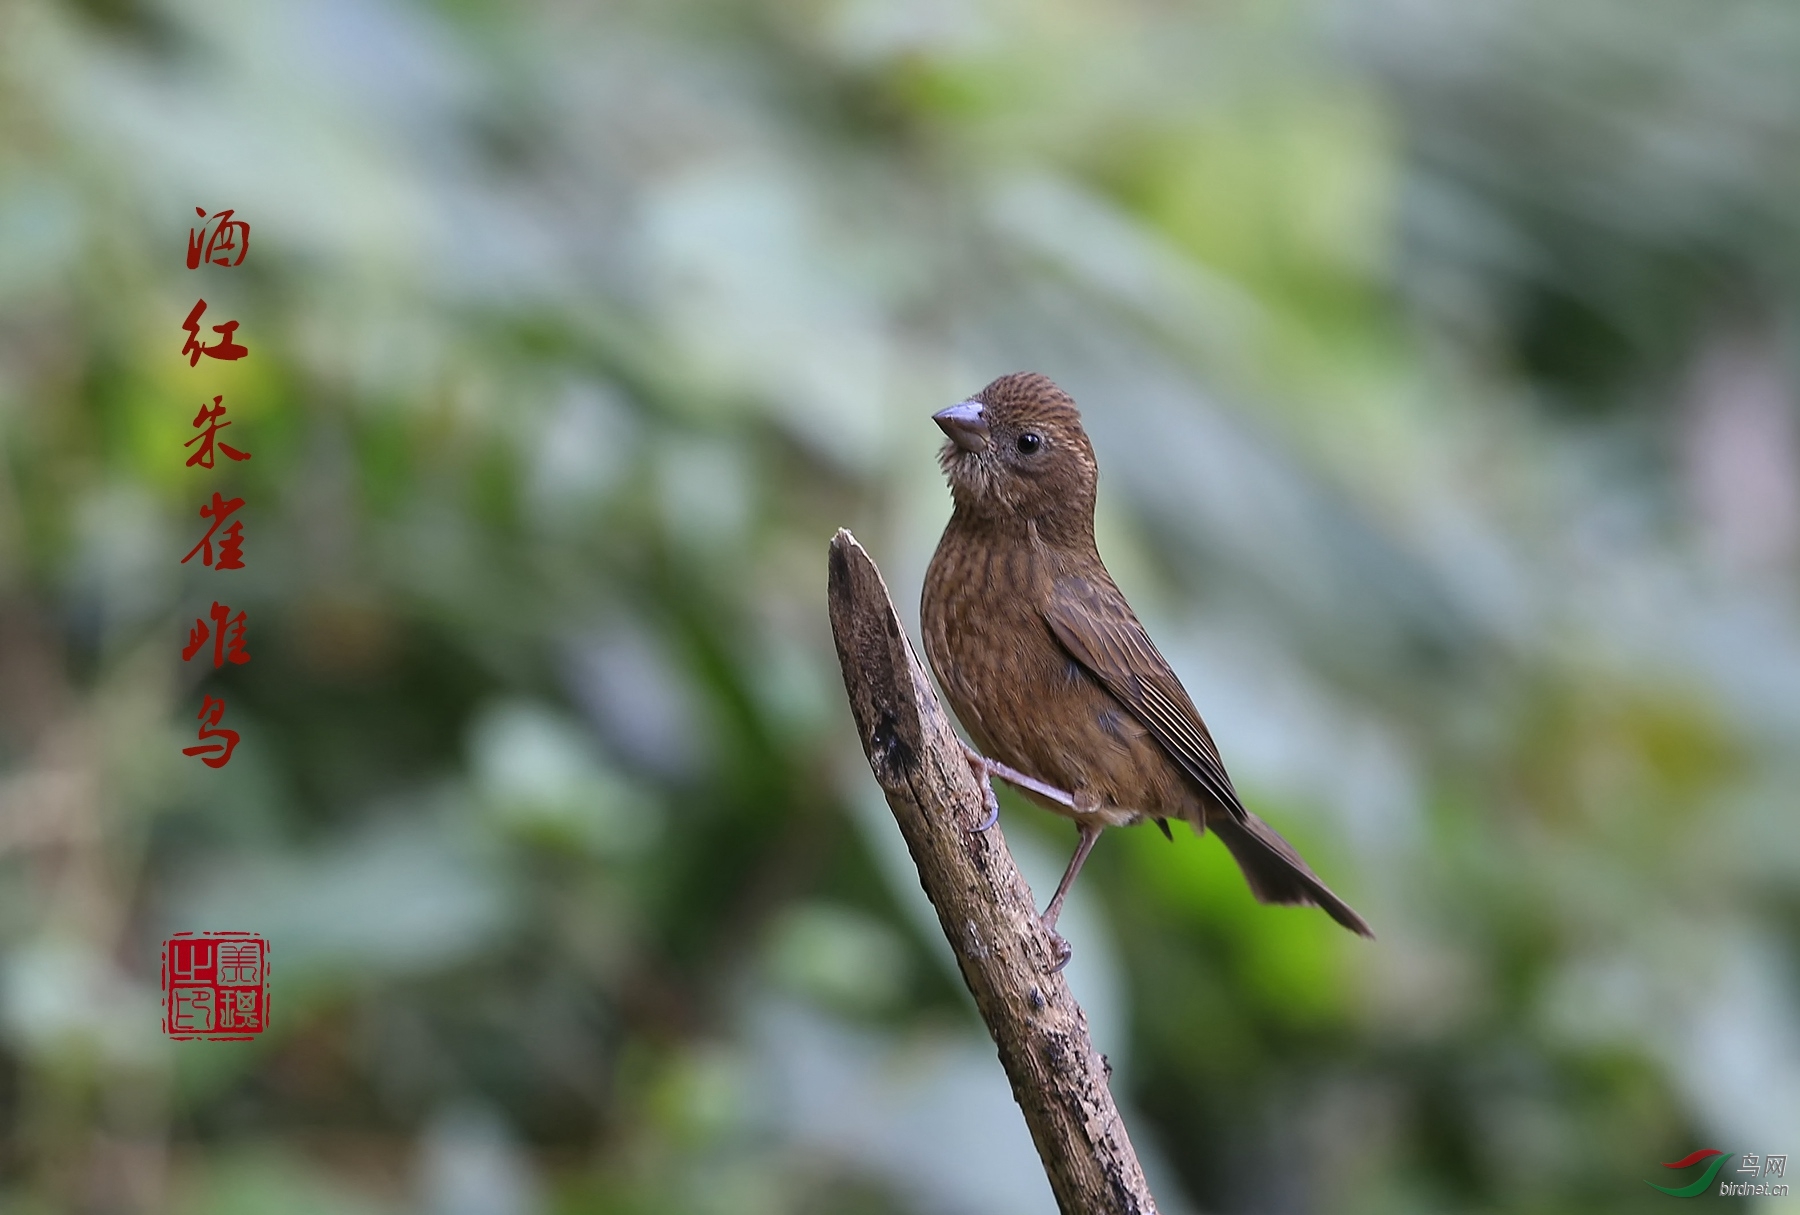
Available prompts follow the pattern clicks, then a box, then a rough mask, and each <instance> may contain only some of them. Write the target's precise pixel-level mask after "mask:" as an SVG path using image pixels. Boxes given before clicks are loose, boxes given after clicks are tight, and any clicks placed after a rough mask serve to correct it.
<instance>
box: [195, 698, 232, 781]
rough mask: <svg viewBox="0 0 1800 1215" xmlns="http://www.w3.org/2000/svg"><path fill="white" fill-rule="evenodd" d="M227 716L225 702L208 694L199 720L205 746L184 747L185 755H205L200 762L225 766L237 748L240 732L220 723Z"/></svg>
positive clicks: (214, 766) (208, 765) (219, 766)
mask: <svg viewBox="0 0 1800 1215" xmlns="http://www.w3.org/2000/svg"><path fill="white" fill-rule="evenodd" d="M224 717H225V702H224V701H223V700H221V699H219V698H218V697H216V696H208V697H207V698H206V701H205V703H204V704H202V705H201V706H200V714H199V717H198V720H199V722H200V734H199V738H200V741H201V742H202V743H204V744H205V745H204V746H199V747H183V748H182V749H181V753H182V754H183V755H200V756H204V757H205V758H203V759H202V760H201V761H200V762H201V763H203V764H205V765H206V766H207V767H209V768H223V767H224V766H225V765H226V764H228V763H230V762H231V753H232V752H233V751H235V750H237V745H238V732H237V731H236V730H227V729H224V728H223V727H221V726H220V725H219V722H220V721H222V720H223V719H224ZM209 738H216V739H220V740H221V741H219V742H207V741H206V740H207V739H209Z"/></svg>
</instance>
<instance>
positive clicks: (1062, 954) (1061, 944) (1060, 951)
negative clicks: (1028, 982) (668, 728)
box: [1044, 924, 1075, 974]
mask: <svg viewBox="0 0 1800 1215" xmlns="http://www.w3.org/2000/svg"><path fill="white" fill-rule="evenodd" d="M1044 931H1045V932H1047V933H1049V934H1050V948H1051V949H1052V950H1054V951H1055V952H1056V964H1055V965H1053V966H1052V967H1050V972H1049V973H1051V974H1055V973H1056V972H1057V971H1059V970H1061V969H1062V968H1063V967H1065V966H1067V965H1068V964H1069V959H1070V958H1072V957H1074V956H1075V947H1074V946H1073V945H1071V944H1069V942H1068V941H1067V940H1066V939H1065V938H1064V937H1063V935H1062V934H1061V933H1059V932H1057V931H1056V929H1054V928H1052V927H1050V926H1049V925H1048V924H1046V925H1044Z"/></svg>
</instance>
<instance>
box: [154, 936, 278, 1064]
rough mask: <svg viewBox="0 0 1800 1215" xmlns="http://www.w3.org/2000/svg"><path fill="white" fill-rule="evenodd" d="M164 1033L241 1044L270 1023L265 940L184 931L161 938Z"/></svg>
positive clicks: (267, 948)
mask: <svg viewBox="0 0 1800 1215" xmlns="http://www.w3.org/2000/svg"><path fill="white" fill-rule="evenodd" d="M162 989H163V1032H164V1033H165V1034H168V1035H169V1036H170V1037H171V1038H175V1039H176V1040H178V1041H192V1040H194V1039H201V1040H204V1041H208V1042H243V1041H245V1040H247V1039H249V1038H251V1037H253V1036H254V1035H256V1034H260V1033H262V1031H263V1030H265V1029H267V1028H268V1027H269V943H268V941H266V940H264V939H263V938H262V937H258V936H252V935H251V934H250V933H247V932H203V933H193V932H182V933H177V934H176V935H174V936H172V937H170V938H169V939H168V940H166V941H164V942H163V948H162Z"/></svg>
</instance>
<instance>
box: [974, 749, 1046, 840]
mask: <svg viewBox="0 0 1800 1215" xmlns="http://www.w3.org/2000/svg"><path fill="white" fill-rule="evenodd" d="M956 741H957V742H959V743H962V749H963V755H964V756H965V757H967V759H968V761H969V767H970V768H971V769H973V770H974V772H975V779H976V780H977V781H979V782H981V789H982V792H983V793H984V794H986V796H987V812H988V813H987V817H986V818H985V819H983V820H982V821H981V825H980V826H979V827H976V828H975V830H977V831H986V830H987V829H988V828H989V827H992V826H993V825H994V824H995V823H996V822H998V821H999V820H1000V799H999V798H997V797H995V796H994V787H993V785H992V784H990V783H989V781H990V778H992V777H995V776H998V777H999V778H1000V779H1001V780H1003V781H1005V782H1006V783H1007V784H1009V785H1012V786H1013V787H1015V788H1018V789H1029V790H1030V791H1031V792H1033V793H1035V794H1037V795H1038V796H1039V797H1047V798H1049V799H1050V800H1051V801H1053V802H1056V803H1058V804H1059V805H1063V806H1067V807H1069V808H1070V809H1071V810H1073V809H1074V808H1075V799H1074V798H1073V797H1072V796H1070V795H1069V794H1067V793H1064V792H1063V791H1062V790H1061V789H1058V788H1057V787H1056V786H1055V785H1046V784H1045V783H1044V782H1043V781H1041V780H1039V779H1037V778H1036V777H1035V776H1026V775H1025V774H1024V773H1023V772H1021V771H1019V770H1018V769H1017V768H1014V767H1010V766H1008V765H1006V764H1003V763H1001V762H1000V761H999V760H997V759H989V758H988V757H987V756H985V755H983V754H982V753H981V752H979V751H977V750H976V749H975V748H974V747H971V746H970V745H969V744H968V743H966V742H963V741H962V739H960V738H959V739H957V740H956Z"/></svg>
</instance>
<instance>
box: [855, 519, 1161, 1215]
mask: <svg viewBox="0 0 1800 1215" xmlns="http://www.w3.org/2000/svg"><path fill="white" fill-rule="evenodd" d="M830 588H831V589H830V597H831V631H832V634H833V636H834V637H835V638H836V640H837V649H838V661H839V662H840V663H841V664H842V665H843V668H844V688H845V690H846V691H847V692H849V694H850V708H851V711H852V712H853V713H854V714H855V715H856V725H857V730H858V732H859V733H860V734H861V736H862V743H863V750H864V751H865V752H866V753H867V754H868V757H869V766H870V768H872V769H873V770H874V773H875V779H876V780H878V781H879V782H880V783H881V788H882V790H883V791H884V792H885V793H886V794H887V800H888V805H889V806H890V807H891V808H892V809H893V811H894V818H895V820H896V821H898V823H899V824H900V834H901V835H903V836H905V837H906V846H907V848H908V849H910V850H911V852H912V857H913V862H914V863H915V864H917V865H918V867H919V884H920V885H922V886H924V888H925V893H926V894H927V895H929V896H930V898H931V903H932V906H934V907H936V908H937V913H938V922H939V923H940V924H942V925H943V928H944V935H945V936H946V937H948V938H949V940H950V948H951V949H953V950H954V951H955V953H956V960H957V963H958V965H960V966H961V967H962V973H963V980H964V982H966V983H967V984H968V985H969V991H970V992H971V993H973V995H974V996H975V1006H976V1008H977V1009H979V1010H980V1012H981V1018H982V1020H984V1021H986V1022H987V1026H988V1031H989V1032H990V1033H992V1034H993V1036H994V1043H995V1045H997V1046H998V1047H999V1048H1000V1063H1001V1066H1003V1067H1004V1068H1005V1069H1006V1078H1007V1079H1008V1080H1010V1081H1011V1082H1012V1090H1013V1097H1014V1099H1015V1100H1017V1101H1018V1103H1019V1108H1020V1109H1021V1110H1022V1111H1024V1114H1025V1124H1026V1125H1027V1126H1028V1127H1030V1128H1031V1137H1032V1139H1033V1140H1034V1141H1035V1142H1036V1143H1037V1149H1038V1155H1039V1156H1040V1157H1042V1158H1043V1161H1044V1171H1045V1172H1046V1173H1047V1174H1049V1178H1050V1188H1051V1189H1052V1190H1053V1191H1054V1192H1055V1194H1056V1202H1057V1205H1058V1206H1059V1207H1060V1208H1061V1209H1062V1211H1063V1212H1064V1215H1100V1213H1105V1215H1155V1211H1156V1203H1155V1201H1154V1200H1153V1199H1152V1198H1151V1197H1150V1190H1149V1187H1147V1186H1146V1185H1145V1184H1144V1174H1143V1171H1142V1170H1141V1169H1140V1168H1139V1167H1138V1160H1137V1153H1136V1152H1134V1151H1133V1150H1132V1147H1131V1139H1130V1138H1129V1136H1127V1135H1126V1133H1125V1123H1124V1122H1123V1121H1122V1120H1121V1119H1120V1117H1119V1111H1118V1109H1117V1108H1116V1107H1115V1106H1114V1105H1113V1099H1112V1093H1111V1092H1110V1091H1109V1090H1108V1089H1107V1086H1106V1080H1107V1071H1108V1068H1107V1065H1106V1063H1105V1061H1104V1060H1103V1059H1102V1058H1101V1057H1100V1055H1099V1053H1098V1052H1097V1051H1095V1050H1094V1044H1093V1042H1092V1041H1091V1040H1090V1039H1089V1037H1088V1027H1087V1017H1086V1015H1085V1014H1084V1013H1083V1012H1082V1011H1081V1006H1080V1005H1079V1004H1077V1003H1076V1002H1075V997H1074V996H1073V995H1071V994H1070V993H1069V987H1068V984H1067V983H1065V982H1064V981H1063V976H1062V975H1061V974H1060V973H1058V972H1057V971H1056V970H1055V965H1056V951H1055V948H1054V947H1053V946H1052V944H1051V942H1050V937H1049V934H1047V933H1046V932H1045V931H1044V929H1043V926H1042V925H1041V924H1040V923H1039V922H1038V916H1037V910H1036V908H1035V906H1034V905H1033V903H1032V897H1031V890H1030V888H1029V887H1027V886H1026V884H1025V879H1024V878H1023V877H1021V876H1020V875H1019V870H1018V867H1017V866H1016V865H1014V864H1013V859H1012V854H1011V853H1010V852H1008V851H1007V850H1006V840H1005V839H1004V838H1003V837H1002V835H1001V833H1000V828H999V827H998V826H996V827H993V828H991V829H990V830H988V831H985V832H981V833H976V832H974V831H972V830H971V829H972V828H973V827H974V826H975V825H977V824H978V823H980V821H981V820H982V818H983V798H982V794H981V791H980V789H979V788H978V786H977V785H976V782H975V777H974V774H973V773H972V772H971V771H970V769H969V765H968V762H967V760H966V759H965V758H964V756H963V752H962V747H961V744H960V743H959V742H958V741H957V739H956V736H955V734H953V733H952V732H951V729H950V722H949V720H948V718H946V717H945V716H944V710H943V708H942V706H940V705H939V704H938V699H937V695H936V694H935V693H934V692H933V691H932V689H931V685H930V684H929V683H928V682H927V681H926V678H925V672H924V670H923V669H922V668H921V667H920V665H919V660H918V658H917V657H916V656H915V655H914V654H913V649H912V646H911V644H910V643H909V642H908V641H907V638H906V630H905V629H903V628H902V627H901V625H900V619H899V617H898V616H897V615H895V613H894V604H893V601H892V600H891V599H890V598H889V596H888V590H887V584H886V583H885V582H883V581H882V578H881V572H880V571H879V570H877V569H876V568H875V563H874V562H873V561H871V560H870V559H869V555H868V554H867V553H866V552H864V551H863V548H862V546H861V545H859V544H858V543H857V542H856V537H854V536H852V535H851V534H850V533H849V532H847V531H839V532H838V534H837V536H836V537H835V538H834V539H833V540H832V542H831V577H830Z"/></svg>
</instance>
